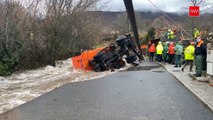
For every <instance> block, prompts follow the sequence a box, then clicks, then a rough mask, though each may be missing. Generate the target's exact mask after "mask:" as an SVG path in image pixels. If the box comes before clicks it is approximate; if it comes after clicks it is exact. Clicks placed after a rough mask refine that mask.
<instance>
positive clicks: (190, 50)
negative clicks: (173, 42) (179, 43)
mask: <svg viewBox="0 0 213 120" xmlns="http://www.w3.org/2000/svg"><path fill="white" fill-rule="evenodd" d="M194 52H195V47H194V46H192V45H189V46H188V47H186V49H185V51H184V56H185V60H194Z"/></svg>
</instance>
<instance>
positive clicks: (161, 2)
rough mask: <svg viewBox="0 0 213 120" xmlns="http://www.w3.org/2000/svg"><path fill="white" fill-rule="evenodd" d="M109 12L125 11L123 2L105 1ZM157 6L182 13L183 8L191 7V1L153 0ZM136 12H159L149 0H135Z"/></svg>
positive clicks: (117, 0)
mask: <svg viewBox="0 0 213 120" xmlns="http://www.w3.org/2000/svg"><path fill="white" fill-rule="evenodd" d="M103 1H104V2H106V3H107V4H106V8H105V10H107V11H120V10H125V6H124V3H123V0H103ZM107 1H108V2H107ZM151 1H152V2H153V3H154V4H155V5H157V6H158V7H159V8H161V9H162V10H164V11H167V12H180V10H181V8H183V7H185V8H186V7H188V6H189V5H191V2H190V0H151ZM133 4H134V8H135V10H140V11H158V10H157V8H155V7H154V6H153V5H152V4H151V3H149V2H148V0H133Z"/></svg>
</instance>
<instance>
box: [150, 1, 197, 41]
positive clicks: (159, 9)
mask: <svg viewBox="0 0 213 120" xmlns="http://www.w3.org/2000/svg"><path fill="white" fill-rule="evenodd" d="M148 1H149V2H150V3H151V4H152V5H153V6H154V7H156V8H157V9H159V10H160V11H161V12H162V13H163V14H164V15H165V16H166V17H167V18H168V19H170V20H171V21H172V22H173V23H174V24H175V25H176V26H178V27H179V28H181V29H182V30H183V31H184V32H185V33H186V34H187V35H189V36H190V37H192V38H193V36H192V35H191V34H190V33H188V32H187V31H186V30H185V29H184V28H183V27H182V26H180V25H179V24H178V23H176V22H175V21H174V20H173V19H172V18H171V17H169V16H168V15H167V14H166V13H165V12H164V11H163V10H161V9H160V8H159V7H158V6H156V5H155V4H154V3H153V2H152V1H151V0H148Z"/></svg>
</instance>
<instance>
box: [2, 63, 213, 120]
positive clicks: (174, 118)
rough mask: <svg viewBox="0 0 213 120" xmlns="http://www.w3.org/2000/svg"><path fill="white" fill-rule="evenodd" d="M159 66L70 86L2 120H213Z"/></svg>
mask: <svg viewBox="0 0 213 120" xmlns="http://www.w3.org/2000/svg"><path fill="white" fill-rule="evenodd" d="M157 67H159V66H158V65H157V64H155V63H147V62H145V63H143V64H140V66H139V67H137V68H132V69H129V70H128V71H122V72H119V73H116V74H113V75H111V76H107V77H104V78H100V79H95V80H91V81H85V82H79V83H72V84H67V85H65V86H62V87H60V88H58V89H55V90H53V91H51V92H49V93H47V94H45V95H43V96H41V97H39V98H36V99H34V100H33V101H30V102H28V103H26V104H24V105H21V106H19V107H18V108H15V109H13V110H11V111H9V112H7V113H5V114H3V115H0V120H213V113H212V111H211V110H210V109H209V108H208V107H206V105H204V104H203V103H202V102H201V101H199V100H198V99H197V98H196V97H195V96H194V95H193V94H192V93H191V92H190V91H188V90H187V89H186V88H185V87H184V86H183V85H182V84H181V83H180V82H179V81H178V80H176V79H175V78H174V77H173V76H172V75H170V74H169V73H168V72H166V71H165V70H164V69H163V68H161V67H160V68H157ZM151 68H153V69H151Z"/></svg>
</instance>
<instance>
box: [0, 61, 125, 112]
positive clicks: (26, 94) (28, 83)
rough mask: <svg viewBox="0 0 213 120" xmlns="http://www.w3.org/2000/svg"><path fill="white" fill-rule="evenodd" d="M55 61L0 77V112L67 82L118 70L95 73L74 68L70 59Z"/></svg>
mask: <svg viewBox="0 0 213 120" xmlns="http://www.w3.org/2000/svg"><path fill="white" fill-rule="evenodd" d="M57 63H58V64H57V65H56V67H52V66H46V67H43V68H39V69H36V70H30V71H24V72H22V73H18V74H13V75H11V76H9V77H0V86H1V87H0V98H1V99H0V114H1V113H3V112H6V111H8V110H10V109H12V108H14V107H17V106H19V105H21V104H23V103H26V102H28V101H30V100H32V99H34V98H36V97H38V96H40V95H42V94H44V93H47V92H49V91H51V90H53V89H55V88H58V87H60V86H62V85H65V84H67V83H71V82H79V81H85V80H91V79H94V78H100V77H103V76H106V75H110V74H113V73H116V72H118V71H119V70H118V71H115V72H110V71H106V72H101V73H96V72H92V71H90V72H88V71H87V72H86V71H82V70H74V69H73V68H72V62H71V59H68V60H65V61H60V62H57ZM128 67H129V65H128V66H126V67H125V68H122V70H123V69H127V68H128Z"/></svg>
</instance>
